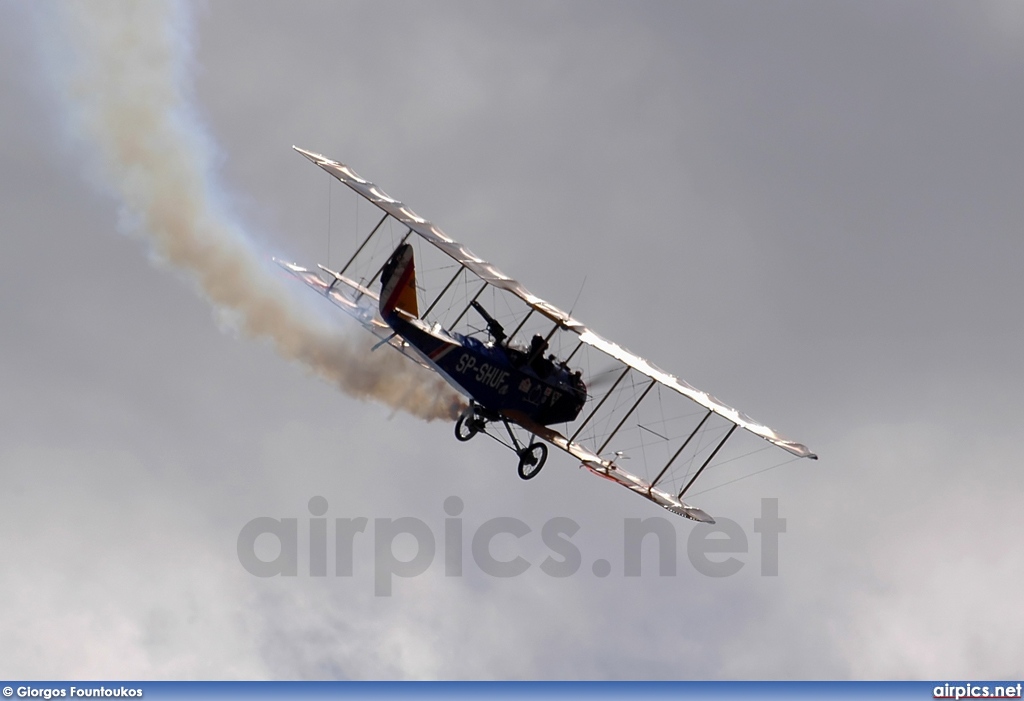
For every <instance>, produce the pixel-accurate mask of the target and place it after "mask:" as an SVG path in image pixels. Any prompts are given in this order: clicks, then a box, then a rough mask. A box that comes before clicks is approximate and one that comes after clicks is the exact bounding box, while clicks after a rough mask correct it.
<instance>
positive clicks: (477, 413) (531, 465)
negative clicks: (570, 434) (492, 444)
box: [455, 403, 548, 480]
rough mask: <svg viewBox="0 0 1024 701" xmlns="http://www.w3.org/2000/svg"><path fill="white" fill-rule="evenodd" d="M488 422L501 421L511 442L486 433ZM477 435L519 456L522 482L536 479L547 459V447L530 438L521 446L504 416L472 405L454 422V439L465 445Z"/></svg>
mask: <svg viewBox="0 0 1024 701" xmlns="http://www.w3.org/2000/svg"><path fill="white" fill-rule="evenodd" d="M490 421H501V423H502V424H503V425H504V426H505V430H506V431H508V437H509V438H510V439H511V441H512V442H511V443H507V442H506V441H504V440H502V439H501V438H500V437H499V436H496V435H494V434H491V433H487V430H486V429H487V423H488V422H490ZM478 433H484V434H486V435H488V436H490V437H491V438H493V439H495V440H496V441H498V442H499V443H501V444H502V445H504V446H506V447H508V448H511V449H512V451H513V452H514V453H515V454H516V455H517V456H519V476H520V477H521V478H522V479H524V480H530V479H533V478H534V477H536V476H537V475H538V474H539V473H540V470H541V468H542V467H544V463H545V462H546V461H547V459H548V447H547V445H545V444H544V443H539V442H536V443H535V442H532V440H533V437H532V436H531V442H530V443H529V444H527V445H523V444H522V443H521V442H520V441H519V440H518V439H517V438H516V435H515V434H514V433H513V432H512V426H511V425H510V424H509V422H508V420H507V419H506V418H505V417H504V416H501V415H500V414H493V413H491V412H488V411H487V410H486V409H484V408H483V407H481V406H479V405H478V404H475V403H474V404H470V405H469V406H468V407H466V410H465V411H463V412H462V413H461V414H460V415H459V419H458V421H456V422H455V438H457V439H458V440H460V441H462V442H463V443H465V442H466V441H468V440H470V439H472V438H473V436H475V435H476V434H478Z"/></svg>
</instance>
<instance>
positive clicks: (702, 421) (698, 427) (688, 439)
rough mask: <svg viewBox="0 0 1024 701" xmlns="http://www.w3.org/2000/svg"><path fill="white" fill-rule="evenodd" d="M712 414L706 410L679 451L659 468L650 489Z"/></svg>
mask: <svg viewBox="0 0 1024 701" xmlns="http://www.w3.org/2000/svg"><path fill="white" fill-rule="evenodd" d="M713 413H715V412H713V411H711V410H710V409H708V413H706V414H704V418H703V419H701V420H700V423H699V424H697V428H695V429H693V433H691V434H690V435H689V436H687V437H686V440H685V441H683V444H682V445H681V446H679V450H677V451H676V452H675V454H674V455H673V456H672V457H671V458H669V460H668V462H667V463H665V467H663V468H661V472H659V473H658V476H657V477H655V478H654V481H653V482H651V489H654V485H656V484H658V482H659V480H661V478H662V477H664V476H665V473H666V472H668V468H670V467H672V463H674V462H675V461H676V458H678V457H679V454H680V453H681V452H683V449H684V448H686V446H688V445H689V444H690V441H692V440H693V437H694V436H696V435H697V431H699V430H700V428H701V426H703V425H704V422H705V421H707V420H708V419H710V418H711V415H712V414H713Z"/></svg>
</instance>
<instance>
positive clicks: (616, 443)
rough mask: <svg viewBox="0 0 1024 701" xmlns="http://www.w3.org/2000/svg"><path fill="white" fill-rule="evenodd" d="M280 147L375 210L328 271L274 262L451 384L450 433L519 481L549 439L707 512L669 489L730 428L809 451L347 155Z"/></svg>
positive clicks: (685, 511)
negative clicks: (575, 310)
mask: <svg viewBox="0 0 1024 701" xmlns="http://www.w3.org/2000/svg"><path fill="white" fill-rule="evenodd" d="M293 148H294V149H295V150H296V151H298V152H299V153H300V154H302V155H303V156H305V157H306V158H307V159H309V160H310V161H312V162H313V163H315V164H316V165H318V166H319V167H320V168H322V169H323V170H325V171H327V172H328V173H329V174H330V175H331V176H333V177H334V178H336V179H337V180H339V181H340V182H342V183H343V184H344V185H346V186H348V188H350V189H351V190H352V191H353V192H354V193H355V194H356V195H357V196H358V198H357V202H358V201H359V198H361V199H362V200H365V201H367V202H369V203H371V204H372V205H373V206H374V207H375V208H376V209H377V211H378V213H379V214H380V215H381V216H380V218H379V219H378V218H377V217H373V220H374V222H375V224H374V226H373V227H372V229H371V230H370V232H369V234H368V235H367V236H365V238H362V241H361V243H360V244H359V246H358V247H357V248H356V250H355V253H353V254H352V255H351V257H350V258H349V259H348V260H347V262H346V263H345V264H344V265H343V266H341V267H340V268H339V269H338V270H331V269H330V268H329V267H328V266H325V265H318V266H317V267H318V270H319V272H314V271H311V270H309V269H307V268H304V267H301V266H299V265H296V264H294V263H288V262H284V261H280V260H278V261H277V262H278V264H279V265H280V266H281V267H283V268H284V269H285V270H286V271H287V272H288V273H289V274H291V275H292V276H294V277H296V278H298V279H299V280H301V281H302V282H304V283H306V284H307V285H308V286H309V287H311V288H313V289H314V290H316V291H317V292H318V293H319V294H321V295H323V296H324V297H326V298H327V299H329V300H330V301H331V302H333V303H334V304H336V305H337V306H338V307H340V308H341V309H343V310H344V311H346V312H347V313H348V314H350V315H351V316H353V317H355V319H357V320H358V321H359V322H360V323H361V324H362V325H363V326H364V327H365V328H366V329H368V330H369V331H370V332H371V333H373V334H374V335H375V336H377V338H378V339H379V342H378V343H377V345H376V346H374V350H376V349H377V348H378V347H380V346H383V345H387V346H389V347H391V348H393V349H394V350H397V351H398V352H400V353H402V354H404V355H405V356H407V357H408V358H409V359H410V360H412V361H413V362H417V363H419V364H420V365H423V366H424V367H426V368H428V369H430V370H433V371H435V372H437V373H438V374H440V375H441V376H442V377H443V378H444V379H445V380H446V381H447V382H448V383H449V384H450V385H451V386H452V387H454V388H455V389H456V390H458V391H459V392H460V393H461V394H462V395H464V396H465V397H466V398H467V399H468V407H467V408H466V409H465V410H464V411H463V412H462V413H461V415H459V416H458V418H457V420H456V421H455V436H456V438H457V439H458V440H460V441H468V440H470V439H472V438H473V437H475V436H476V435H488V436H490V437H491V438H494V439H495V440H497V441H499V442H500V443H502V444H504V445H505V446H507V447H508V448H510V449H511V450H512V451H514V452H515V454H516V455H517V457H518V459H519V465H518V473H519V476H520V477H521V478H522V479H524V480H529V479H533V478H534V477H536V476H537V474H538V473H539V472H540V470H541V468H543V467H544V464H545V462H546V461H547V457H548V445H551V446H554V447H555V448H558V449H560V450H562V451H565V452H566V453H568V454H569V455H571V456H572V457H574V458H576V459H577V460H578V461H579V462H580V464H581V466H582V467H585V468H586V469H588V470H589V471H590V472H592V473H593V474H595V475H597V476H599V477H603V478H605V479H608V480H610V481H612V482H614V483H616V484H619V485H622V486H624V487H626V488H627V489H629V490H630V491H632V492H634V493H636V494H639V495H640V496H643V497H644V498H646V499H648V500H650V501H653V502H654V503H655V504H657V505H658V506H661V507H663V508H665V509H667V510H669V511H671V512H673V513H675V514H678V515H680V516H685V517H686V518H689V519H692V520H694V521H700V522H704V523H714V519H713V518H712V517H711V516H709V515H708V514H707V513H706V512H704V511H703V510H702V509H699V508H697V507H694V506H691V505H689V504H687V503H686V502H684V501H683V497H684V496H685V495H686V493H687V492H688V491H689V490H690V488H691V487H692V486H693V484H694V482H696V480H697V479H698V478H699V477H700V476H701V475H702V474H703V473H705V471H706V470H707V469H708V467H709V466H710V465H711V464H712V462H713V461H714V460H715V458H716V456H718V455H719V454H720V452H721V450H722V448H723V447H724V446H725V444H726V443H727V442H728V441H729V440H730V438H731V437H732V435H733V433H734V432H735V431H736V429H739V428H742V429H744V430H745V431H746V432H748V433H749V434H752V435H753V436H756V437H758V438H761V439H764V440H765V441H767V442H768V443H769V444H771V445H773V446H776V447H778V448H781V449H782V450H784V451H787V452H788V453H790V454H792V456H795V457H794V458H793V459H795V458H811V459H817V456H816V455H815V454H814V453H812V452H811V451H810V450H809V449H808V448H807V447H806V446H804V445H802V444H800V443H796V442H794V441H791V440H788V439H786V438H784V437H782V436H781V435H780V434H779V433H777V432H776V431H774V430H773V429H771V428H769V427H767V426H765V425H764V424H761V423H759V422H757V421H754V420H753V419H751V418H750V417H749V416H747V415H746V414H743V413H741V412H739V411H737V410H735V409H733V408H732V407H730V406H727V405H726V404H724V403H722V402H721V401H719V400H718V399H716V398H715V397H714V396H712V395H710V394H708V393H707V392H703V391H701V390H699V389H696V388H695V387H693V386H692V385H690V384H688V383H686V382H684V381H683V380H681V379H679V378H677V377H675V376H673V375H670V374H668V373H666V372H664V371H662V370H660V369H659V368H657V367H656V366H654V365H653V364H651V363H649V362H648V361H646V360H644V359H643V358H640V357H639V356H636V355H634V354H632V353H630V352H629V351H627V350H626V349H624V348H623V347H621V346H619V345H617V344H615V343H612V342H611V341H608V340H606V339H604V338H602V337H601V336H599V335H597V334H596V333H594V332H593V331H591V330H590V329H589V328H587V327H586V326H584V325H583V324H582V323H580V322H579V321H577V320H576V319H574V318H573V317H572V316H571V315H570V314H567V313H566V312H564V311H562V310H560V309H558V308H557V307H555V306H553V305H551V304H549V303H548V302H546V301H544V300H543V299H540V298H539V297H537V296H535V295H533V294H531V293H530V292H529V291H528V290H527V289H526V288H525V287H523V285H522V284H520V283H519V282H518V281H516V280H514V279H513V278H511V277H509V276H508V275H505V274H504V273H503V272H501V271H500V270H498V269H497V268H496V267H495V266H493V265H492V264H490V263H488V262H486V261H485V260H483V259H482V258H480V257H478V256H476V255H475V254H473V253H472V252H470V251H469V249H467V248H466V247H465V246H463V245H462V244H460V243H458V242H456V241H454V240H453V239H451V238H449V237H448V236H447V235H446V234H445V233H444V232H443V231H441V229H439V228H438V227H437V226H436V225H434V224H432V223H431V222H429V221H427V220H426V219H424V218H422V217H420V216H419V215H417V214H416V213H415V212H413V211H412V210H411V209H410V208H409V207H407V206H406V205H405V204H403V203H402V202H400V201H398V200H396V199H394V198H392V197H390V196H389V195H387V194H386V193H385V192H384V191H383V190H382V189H381V188H379V187H378V186H377V185H375V184H374V183H372V182H370V181H368V180H365V179H363V178H361V177H359V175H357V174H356V173H355V171H353V170H352V169H351V168H350V167H349V166H347V165H345V164H343V163H339V162H337V161H334V160H331V159H329V158H326V157H324V156H322V155H319V154H316V153H312V152H310V151H306V150H304V149H300V148H298V147H293ZM421 298H422V299H423V300H424V301H426V302H427V303H426V304H425V306H421V304H420V301H421ZM503 322H504V323H503ZM476 324H482V326H477V325H476ZM509 329H511V330H509ZM527 338H529V339H530V340H529V341H527V340H526V339H527ZM766 447H769V446H766ZM631 458H639V459H637V460H635V461H634V462H631V463H630V464H629V467H630V469H629V470H627V469H626V467H625V465H624V462H625V461H626V460H629V459H631ZM634 465H636V466H637V467H634Z"/></svg>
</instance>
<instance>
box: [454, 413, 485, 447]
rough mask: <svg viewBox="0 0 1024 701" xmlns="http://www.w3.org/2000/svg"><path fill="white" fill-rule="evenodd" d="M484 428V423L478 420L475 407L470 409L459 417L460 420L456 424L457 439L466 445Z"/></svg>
mask: <svg viewBox="0 0 1024 701" xmlns="http://www.w3.org/2000/svg"><path fill="white" fill-rule="evenodd" d="M482 428H483V422H482V421H481V420H480V419H478V418H477V416H476V412H475V411H473V407H469V408H468V409H466V410H465V411H464V412H462V414H460V415H459V420H458V421H456V422H455V437H456V438H457V439H459V440H460V441H462V442H463V443H465V442H466V441H468V440H469V439H470V438H472V437H473V436H475V435H476V434H478V433H480V430H481V429H482Z"/></svg>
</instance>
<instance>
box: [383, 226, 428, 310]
mask: <svg viewBox="0 0 1024 701" xmlns="http://www.w3.org/2000/svg"><path fill="white" fill-rule="evenodd" d="M380 284H381V290H380V315H381V316H382V317H384V318H385V319H386V318H387V317H388V316H389V315H390V314H392V313H393V312H394V310H396V309H397V310H398V311H400V312H404V313H405V314H407V315H409V316H412V317H418V316H419V314H420V311H419V305H418V304H417V301H416V263H415V261H414V260H413V252H412V246H411V245H409V244H408V243H403V244H402V245H400V246H399V247H398V248H396V249H395V252H394V253H392V254H391V257H390V258H389V259H388V262H387V263H385V264H384V268H383V269H382V270H381V273H380Z"/></svg>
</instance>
